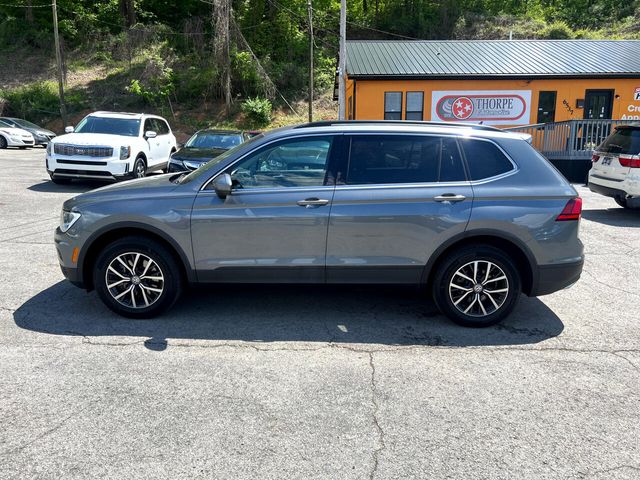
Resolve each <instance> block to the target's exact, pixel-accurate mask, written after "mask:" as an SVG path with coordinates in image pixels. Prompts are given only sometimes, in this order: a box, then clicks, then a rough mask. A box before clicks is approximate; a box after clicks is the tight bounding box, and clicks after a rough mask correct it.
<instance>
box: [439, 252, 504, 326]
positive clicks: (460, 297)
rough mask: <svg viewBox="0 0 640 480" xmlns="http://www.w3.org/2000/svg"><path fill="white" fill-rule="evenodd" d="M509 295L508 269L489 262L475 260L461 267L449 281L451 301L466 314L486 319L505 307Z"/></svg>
mask: <svg viewBox="0 0 640 480" xmlns="http://www.w3.org/2000/svg"><path fill="white" fill-rule="evenodd" d="M508 296H509V280H508V279H507V276H506V274H505V273H504V270H502V268H500V267H499V266H498V265H496V264H495V263H493V262H490V261H488V260H474V261H473V262H469V263H467V264H465V265H463V266H462V267H460V268H459V269H458V270H456V272H455V273H454V274H453V276H452V277H451V281H450V282H449V298H450V299H451V303H453V305H454V307H455V308H456V309H458V311H460V312H462V313H463V314H464V315H468V316H471V317H486V316H488V315H491V314H492V313H494V312H496V311H497V310H499V309H500V307H502V305H503V304H504V303H505V301H506V300H507V297H508Z"/></svg>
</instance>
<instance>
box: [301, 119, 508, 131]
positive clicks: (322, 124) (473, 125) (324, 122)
mask: <svg viewBox="0 0 640 480" xmlns="http://www.w3.org/2000/svg"><path fill="white" fill-rule="evenodd" d="M331 125H431V126H435V127H458V128H460V127H466V128H472V129H473V130H490V131H495V132H501V131H502V130H500V129H499V128H496V127H491V126H489V125H481V124H478V123H460V122H427V121H418V120H321V121H318V122H309V123H303V124H301V125H297V126H295V127H294V128H310V127H329V126H331Z"/></svg>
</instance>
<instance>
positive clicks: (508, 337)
mask: <svg viewBox="0 0 640 480" xmlns="http://www.w3.org/2000/svg"><path fill="white" fill-rule="evenodd" d="M99 185H100V184H96V183H77V184H76V183H74V184H72V185H66V186H59V185H54V184H53V183H51V182H50V181H49V178H48V176H47V174H46V171H45V167H44V150H43V149H32V150H27V151H19V150H14V149H8V150H0V479H2V480H4V479H23V478H24V479H34V478H44V479H60V478H113V479H123V478H136V479H142V478H167V479H178V478H228V479H238V478H252V479H253V478H273V479H281V478H287V479H309V478H323V479H343V478H344V479H363V478H364V479H369V478H376V479H382V478H385V479H397V478H420V479H426V478H428V479H441V478H452V479H462V478H470V479H514V478H518V479H520V478H527V479H529V478H531V479H534V478H535V479H557V478H567V479H581V478H595V479H637V478H640V309H639V307H640V289H639V288H638V286H639V285H640V211H635V212H634V211H625V210H624V209H622V208H620V207H618V206H617V205H616V204H615V202H614V201H613V200H611V199H608V198H605V197H601V196H598V195H595V194H592V193H591V192H589V191H588V190H587V189H586V188H584V187H583V186H577V188H578V190H579V192H580V194H581V196H582V197H583V199H584V208H585V210H584V213H583V220H582V225H581V237H582V240H583V242H584V243H585V248H586V255H587V259H586V265H585V270H584V273H583V276H582V278H581V280H580V281H579V282H578V283H577V284H576V285H575V286H574V287H572V288H570V289H568V290H565V291H562V292H558V293H556V294H553V295H548V296H545V297H541V298H539V299H535V298H527V297H522V299H521V301H520V303H519V305H518V307H517V309H516V311H515V312H514V313H513V315H512V316H511V317H510V318H509V319H508V320H507V321H505V322H504V323H503V324H501V325H498V326H495V327H492V328H488V329H482V330H476V329H465V328H462V327H458V326H456V325H454V324H452V323H450V322H449V321H448V320H447V319H446V318H444V317H443V316H442V315H440V314H438V313H437V311H436V309H435V307H434V306H433V305H432V304H430V303H429V302H426V301H425V300H424V298H423V296H422V295H421V294H420V293H418V292H415V291H404V290H398V289H386V288H358V287H354V288H344V287H333V288H328V287H326V288H325V287H302V286H301V287H283V286H279V287H268V286H265V287H244V286H235V287H218V288H215V289H211V290H202V289H200V290H197V291H193V292H190V293H188V294H187V295H185V296H184V297H183V298H182V299H181V301H180V302H179V303H178V304H177V305H176V306H175V307H174V309H173V310H171V311H170V313H168V314H167V315H165V316H163V317H161V318H159V319H156V320H150V321H134V320H128V319H124V318H120V317H118V316H116V315H114V314H113V313H111V312H110V311H108V310H107V309H106V308H105V307H104V306H103V305H102V304H101V302H100V301H99V300H98V298H97V296H96V294H95V293H86V292H84V291H82V290H80V289H78V288H76V287H73V286H72V285H70V284H68V283H67V282H66V281H65V280H64V278H63V276H62V274H61V272H60V269H59V267H58V261H57V257H56V252H55V248H54V245H53V230H54V229H55V227H56V225H57V223H58V221H59V214H60V207H61V205H62V202H63V201H64V200H65V199H67V198H70V197H71V196H73V195H76V194H78V193H80V192H83V191H86V190H89V189H92V188H95V187H97V186H99Z"/></svg>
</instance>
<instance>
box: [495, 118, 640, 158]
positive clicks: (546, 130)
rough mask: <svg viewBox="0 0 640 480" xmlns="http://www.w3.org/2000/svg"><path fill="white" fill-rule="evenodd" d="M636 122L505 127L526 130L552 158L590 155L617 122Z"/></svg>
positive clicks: (541, 151) (533, 143)
mask: <svg viewBox="0 0 640 480" xmlns="http://www.w3.org/2000/svg"><path fill="white" fill-rule="evenodd" d="M633 123H636V124H637V123H638V122H637V121H629V120H566V121H564V122H553V123H539V124H535V125H526V126H524V127H512V128H505V130H508V131H511V132H521V133H528V134H529V135H531V138H532V142H531V144H532V145H533V146H534V147H535V148H536V149H537V150H538V151H539V152H540V153H542V154H543V155H544V156H545V157H547V158H549V159H553V160H574V159H575V160H579V159H588V158H590V157H591V152H592V151H593V149H594V148H596V147H597V146H598V145H600V144H601V143H602V141H603V140H604V139H605V138H607V137H608V136H609V134H610V133H611V132H612V131H613V129H614V127H615V126H616V125H629V124H633Z"/></svg>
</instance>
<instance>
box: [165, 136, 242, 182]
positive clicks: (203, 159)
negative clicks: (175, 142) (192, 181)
mask: <svg viewBox="0 0 640 480" xmlns="http://www.w3.org/2000/svg"><path fill="white" fill-rule="evenodd" d="M249 138H250V136H249V134H248V133H245V132H242V131H239V130H210V129H207V130H200V131H198V132H196V133H194V134H193V135H192V136H191V138H190V139H189V140H187V143H185V144H184V146H183V147H182V148H181V149H180V150H178V151H177V152H175V153H174V154H173V155H171V159H170V160H169V169H168V171H169V172H185V171H187V172H188V171H191V170H195V169H196V168H199V167H201V166H202V165H203V164H205V163H207V162H208V161H209V160H212V159H214V158H216V157H217V156H218V155H220V154H221V153H223V152H226V151H227V150H229V149H230V148H233V147H236V146H238V145H240V144H241V143H242V142H245V141H246V140H248V139H249Z"/></svg>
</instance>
